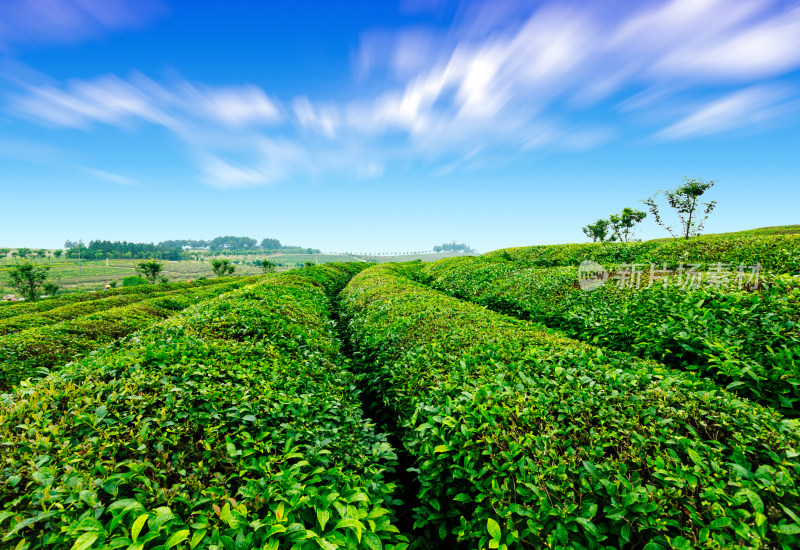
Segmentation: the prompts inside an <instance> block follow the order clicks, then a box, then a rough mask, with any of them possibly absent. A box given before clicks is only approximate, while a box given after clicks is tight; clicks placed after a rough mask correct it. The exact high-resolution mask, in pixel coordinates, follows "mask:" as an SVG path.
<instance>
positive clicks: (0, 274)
mask: <svg viewBox="0 0 800 550" xmlns="http://www.w3.org/2000/svg"><path fill="white" fill-rule="evenodd" d="M453 255H457V254H448V253H441V254H421V255H405V256H351V255H345V254H274V255H270V256H267V258H269V260H270V261H272V262H275V263H277V264H280V265H278V267H277V268H276V271H278V272H282V271H288V270H290V269H295V268H297V267H302V266H303V265H305V263H306V262H314V263H315V264H326V263H331V262H376V263H383V262H404V261H412V260H417V259H419V260H422V261H426V262H427V261H433V260H438V259H441V258H446V257H450V256H453ZM262 257H263V256H237V255H235V254H232V255H230V256H228V258H229V259H231V261H234V262H236V261H238V262H239V263H238V264H234V265H235V266H236V272H235V274H236V275H258V274H260V273H261V268H259V267H256V266H254V265H252V263H251V262H252V261H253V260H254V259H259V260H260V259H261V258H262ZM14 261H15V260H14V259H12V258H11V257H10V256H7V257H5V258H0V296H1V295H5V294H16V291H15V290H14V289H12V288H11V287H10V286H9V284H8V278H7V275H6V273H5V269H4V268H5V267H6V266H9V265H12V264H13V263H14ZM140 261H141V260H108V261H107V262H106V260H89V261H86V260H83V261H81V262H80V265H79V264H78V260H74V259H69V260H65V259H59V260H56V259H54V258H46V259H36V260H33V262H34V263H35V264H37V265H46V266H50V272H49V274H48V278H47V279H48V281H50V282H53V283H55V284H57V285H59V286H60V287H61V290H60V292H62V293H65V292H75V291H79V290H81V291H83V290H86V291H91V290H101V289H103V288H104V287H105V285H107V284H110V283H111V282H112V281H117V284H118V285H119V286H121V285H122V279H123V278H125V277H128V276H130V275H135V274H136V272H135V266H136V264H137V263H139V262H140ZM164 275H165V276H166V277H167V278H168V279H169V280H170V282H178V281H186V280H188V279H197V278H199V277H206V278H211V277H214V273H213V271H212V270H211V263H210V262H209V261H195V260H181V261H164Z"/></svg>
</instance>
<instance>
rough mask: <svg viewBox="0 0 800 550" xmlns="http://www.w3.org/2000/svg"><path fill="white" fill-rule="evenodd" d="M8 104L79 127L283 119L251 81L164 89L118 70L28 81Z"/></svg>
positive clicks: (226, 123)
mask: <svg viewBox="0 0 800 550" xmlns="http://www.w3.org/2000/svg"><path fill="white" fill-rule="evenodd" d="M11 108H12V109H13V110H15V111H16V112H18V113H21V114H24V115H25V116H27V117H30V118H34V119H39V120H41V121H44V122H47V123H50V124H54V125H57V126H67V127H72V128H81V129H88V128H90V127H91V126H92V125H94V124H108V125H123V124H126V123H129V122H131V121H132V120H135V119H139V120H143V121H146V122H149V123H152V124H157V125H160V126H164V127H167V128H170V129H172V130H174V131H176V132H181V131H184V132H185V131H186V127H187V125H190V124H191V123H196V122H198V121H200V122H203V123H211V124H219V125H222V126H231V127H242V126H250V125H269V124H274V123H276V122H278V121H279V120H280V118H281V116H280V113H279V111H278V107H277V106H276V104H275V103H274V102H273V101H272V100H271V99H270V98H269V97H268V96H267V95H266V94H265V93H264V91H263V90H261V89H260V88H258V87H256V86H253V85H242V86H225V87H212V86H204V85H200V86H195V85H193V84H191V83H189V82H186V81H182V82H178V83H177V84H175V85H173V86H172V87H171V89H168V88H166V87H164V86H162V85H160V84H158V83H156V82H154V81H153V80H151V79H149V78H147V77H145V76H144V75H142V74H140V73H133V74H132V75H131V77H130V78H129V79H128V80H123V79H121V78H119V77H118V76H116V75H104V76H100V77H97V78H94V79H91V80H76V81H72V82H70V83H68V84H67V85H66V86H65V87H63V88H58V87H55V86H52V85H40V86H29V87H28V89H27V93H25V94H21V95H17V96H15V97H13V98H12V100H11Z"/></svg>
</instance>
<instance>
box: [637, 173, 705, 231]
mask: <svg viewBox="0 0 800 550" xmlns="http://www.w3.org/2000/svg"><path fill="white" fill-rule="evenodd" d="M683 180H684V182H683V185H682V186H680V187H678V188H676V189H667V190H666V191H659V192H658V193H656V194H655V195H653V196H652V197H650V198H649V199H645V200H643V201H642V202H643V203H644V204H645V205H647V207H648V208H649V209H650V213H651V214H653V218H654V219H655V221H656V223H657V224H658V225H660V226H661V227H663V228H664V229H666V230H667V231H668V232H669V234H670V235H672V236H673V237H677V236H678V234H677V233H676V232H675V231H673V229H672V226H670V225H667V224H666V223H665V222H664V220H663V219H662V218H661V213H660V212H659V207H658V203H657V202H656V197H657V196H658V195H659V193H663V194H664V196H665V197H666V198H667V203H668V204H669V206H670V208H672V209H673V210H675V213H676V214H678V218H679V219H680V225H681V227H680V236H682V237H683V238H685V239H688V238H689V237H696V236H697V235H699V234H700V233H702V232H703V224H704V223H705V221H706V219H708V215H709V214H711V212H712V211H713V210H714V207H715V206H716V205H717V201H709V202H705V203H704V202H698V199H699V198H700V197H702V196H703V194H704V193H705V192H706V191H708V190H709V189H711V188H712V187H714V185H715V183H716V182H713V181H703V180H690V179H689V178H683ZM701 216H702V217H701Z"/></svg>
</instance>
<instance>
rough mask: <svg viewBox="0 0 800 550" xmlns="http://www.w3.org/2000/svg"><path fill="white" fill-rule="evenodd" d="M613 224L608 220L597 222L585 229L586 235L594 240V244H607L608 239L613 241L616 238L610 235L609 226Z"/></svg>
mask: <svg viewBox="0 0 800 550" xmlns="http://www.w3.org/2000/svg"><path fill="white" fill-rule="evenodd" d="M609 225H611V222H610V221H608V220H597V221H596V222H594V223H592V224H589V225H587V226H586V227H583V228H582V229H583V232H584V234H585V235H586V236H587V237H589V238H590V239H592V242H595V243H596V242H601V243H602V242H605V241H606V239H608V240H611V241H613V240H614V239H615V236H614V235H613V234H611V235H609V231H608V229H609V228H608V226H609Z"/></svg>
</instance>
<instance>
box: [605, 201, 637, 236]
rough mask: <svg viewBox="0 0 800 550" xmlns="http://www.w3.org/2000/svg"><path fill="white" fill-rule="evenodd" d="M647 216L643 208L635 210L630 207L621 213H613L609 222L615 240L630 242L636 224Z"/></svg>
mask: <svg viewBox="0 0 800 550" xmlns="http://www.w3.org/2000/svg"><path fill="white" fill-rule="evenodd" d="M646 216H647V214H645V213H644V212H642V211H641V210H634V209H633V208H628V207H626V208H623V209H622V212H620V213H619V214H612V215H611V217H610V218H609V222H610V225H611V233H612V235H613V236H614V240H618V241H622V242H625V243H627V242H629V241H630V240H631V239H632V238H633V234H634V229H635V227H636V224H638V223H640V222H641V221H642V220H643V219H644V218H645V217H646ZM601 242H602V241H601Z"/></svg>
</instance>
